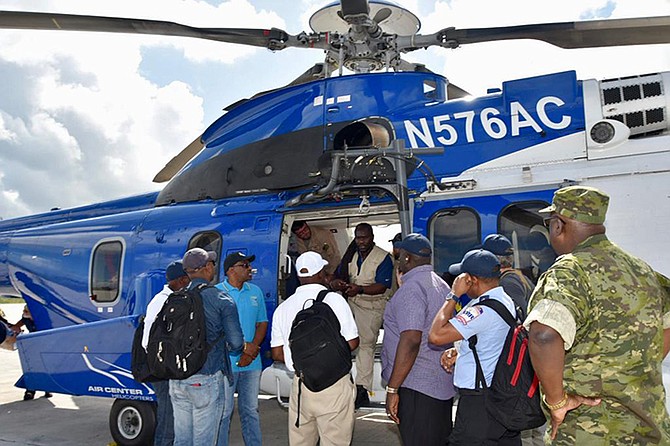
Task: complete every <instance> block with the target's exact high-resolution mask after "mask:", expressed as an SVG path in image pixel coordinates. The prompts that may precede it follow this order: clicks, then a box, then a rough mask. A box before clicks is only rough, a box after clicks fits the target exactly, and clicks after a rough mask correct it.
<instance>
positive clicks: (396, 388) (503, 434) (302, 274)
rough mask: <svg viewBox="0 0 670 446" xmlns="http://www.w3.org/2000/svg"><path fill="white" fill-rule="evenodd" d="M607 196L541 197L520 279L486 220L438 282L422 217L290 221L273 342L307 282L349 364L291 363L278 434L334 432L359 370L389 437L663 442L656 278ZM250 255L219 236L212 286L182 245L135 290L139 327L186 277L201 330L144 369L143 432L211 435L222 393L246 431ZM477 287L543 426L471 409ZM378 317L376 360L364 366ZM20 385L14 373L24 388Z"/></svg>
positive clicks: (333, 438)
mask: <svg viewBox="0 0 670 446" xmlns="http://www.w3.org/2000/svg"><path fill="white" fill-rule="evenodd" d="M608 203H609V197H608V196H607V195H606V194H605V193H603V192H602V191H599V190H597V189H594V188H590V187H584V186H570V187H566V188H563V189H559V190H558V191H556V193H555V194H554V198H553V201H552V204H551V206H549V207H547V208H545V209H543V210H541V211H540V213H542V214H545V215H546V218H545V219H544V224H545V226H546V228H547V229H548V234H549V239H550V242H551V246H552V247H553V249H554V250H555V252H556V253H557V254H558V255H559V257H558V258H557V259H556V261H555V262H554V263H553V264H552V265H551V266H550V267H548V269H547V270H546V272H544V273H543V274H542V275H541V276H540V278H539V280H538V283H537V284H535V283H533V282H532V281H531V280H530V279H529V278H528V277H526V276H525V275H524V274H523V272H521V271H519V270H516V269H514V248H515V247H514V246H513V244H512V243H511V242H510V241H509V239H507V238H506V237H505V236H504V235H501V234H490V235H488V236H487V237H485V239H484V240H483V243H482V245H481V247H476V248H475V249H472V250H470V251H468V252H467V253H466V254H465V255H464V256H463V258H462V260H461V261H460V262H458V263H455V264H453V265H451V266H450V267H449V271H448V277H451V278H453V281H452V282H451V283H449V284H448V283H447V282H445V280H444V279H443V276H441V275H440V274H438V273H437V272H436V271H434V269H433V265H432V258H433V250H432V246H431V243H430V241H429V240H428V239H427V238H426V237H425V236H423V235H421V234H409V235H407V236H406V237H404V238H403V237H401V236H400V234H398V236H396V237H395V238H394V239H393V240H392V242H393V252H392V253H388V252H386V251H385V250H383V249H381V248H380V247H379V246H377V245H376V244H375V242H374V233H373V228H372V226H370V225H369V224H367V223H361V224H359V225H357V226H356V228H355V230H354V240H353V241H352V243H351V244H350V245H349V247H348V249H347V250H346V252H345V253H344V255H342V256H340V250H339V249H338V245H337V243H336V241H335V239H334V238H333V235H332V233H330V232H329V231H327V230H323V229H321V228H317V227H310V226H309V224H308V223H307V222H304V221H296V222H295V223H294V224H293V226H292V232H293V234H294V237H295V242H296V246H297V250H298V252H297V254H298V257H297V258H296V259H295V271H296V273H297V279H298V281H299V285H298V286H297V287H296V288H295V292H294V293H292V294H291V295H290V296H289V297H288V298H287V299H286V300H285V301H284V302H282V303H281V304H280V305H279V306H278V307H277V308H276V310H275V312H274V315H273V318H272V328H271V335H270V339H271V340H270V346H271V355H272V359H273V360H274V361H276V362H280V363H283V364H284V365H285V366H286V368H287V369H288V370H290V371H294V370H295V368H294V365H295V364H294V360H293V358H295V351H292V348H291V332H292V328H293V326H294V320H295V319H296V315H298V313H299V312H301V311H302V310H304V309H305V308H306V307H307V308H308V307H309V306H310V302H314V301H315V300H316V298H317V295H320V299H321V300H322V301H323V303H325V304H326V305H327V306H328V307H330V309H331V310H332V312H333V313H334V316H335V318H336V320H337V324H336V330H337V331H339V335H340V336H341V337H342V338H343V339H344V341H345V342H346V346H348V351H350V354H353V355H355V379H354V378H352V376H351V375H350V374H346V375H345V376H343V377H341V378H339V379H337V380H334V383H333V384H332V385H330V386H328V387H326V388H325V389H322V390H320V391H313V390H310V389H309V388H307V387H305V386H304V385H302V379H303V378H304V376H299V375H300V374H298V373H296V377H295V378H294V381H293V384H292V389H291V394H290V400H289V415H288V430H289V444H291V445H316V444H317V443H319V444H321V445H322V446H327V445H349V444H350V443H351V441H352V435H353V429H354V419H355V417H354V412H355V410H356V409H357V408H359V407H361V406H364V405H368V404H369V396H370V392H371V391H372V390H373V379H375V378H376V379H381V382H382V383H383V385H385V386H386V402H385V409H386V413H387V415H388V417H389V419H390V420H392V421H393V422H395V423H396V424H397V425H398V429H399V433H400V437H401V439H402V442H403V444H405V445H420V446H431V445H447V444H449V445H510V446H512V445H514V446H516V445H521V444H524V445H535V444H555V445H582V444H588V445H615V444H616V445H618V444H631V445H648V444H670V418H669V416H668V413H667V411H666V408H665V397H664V396H665V393H664V388H663V383H662V377H661V362H662V360H663V358H664V357H665V356H666V354H667V353H668V351H669V350H670V280H669V279H668V278H667V277H665V276H663V275H662V274H660V273H658V272H656V271H654V270H653V269H652V268H651V267H650V266H649V265H647V264H646V263H645V262H643V261H642V260H640V259H638V258H636V257H633V256H632V255H630V254H628V253H626V252H625V251H623V250H622V249H620V248H619V247H617V246H616V245H615V244H613V243H612V242H610V241H609V239H608V238H607V236H606V235H605V226H604V221H605V216H606V212H607V208H608ZM255 259H256V257H255V256H254V255H253V254H246V253H243V252H234V253H231V254H229V255H228V256H227V257H226V258H225V259H224V261H223V268H222V270H223V273H224V274H225V279H224V280H223V281H222V282H221V283H219V284H217V285H216V286H210V285H212V284H211V282H212V280H213V279H214V277H215V276H216V272H217V267H216V264H217V261H218V259H217V254H216V253H215V252H210V251H206V250H204V249H201V248H193V249H190V250H188V251H187V252H186V253H185V254H184V256H183V258H182V259H181V260H180V261H175V262H172V263H170V264H169V265H168V266H167V268H166V274H165V276H166V277H165V278H166V282H167V283H166V285H165V286H164V288H163V289H162V290H161V291H160V292H159V293H158V294H156V295H155V296H154V297H153V299H152V300H151V302H150V303H149V304H148V306H147V310H146V316H145V321H144V322H145V332H144V337H143V340H142V345H143V346H144V347H145V348H146V346H147V342H148V336H149V335H148V334H149V332H150V327H151V325H152V324H153V322H154V320H155V319H156V317H157V315H158V314H159V312H160V310H161V308H162V307H163V305H164V303H165V302H166V300H167V299H168V296H170V294H171V293H173V292H174V291H177V290H190V289H194V288H198V289H200V290H201V291H200V296H201V299H202V303H203V307H204V315H205V320H206V338H207V343H208V345H209V346H210V348H209V352H208V355H207V360H206V362H205V364H204V365H203V367H202V368H201V369H200V370H198V372H197V373H195V374H194V375H192V376H190V377H188V378H186V379H180V380H177V379H170V380H167V381H157V382H154V383H153V387H154V389H155V392H156V399H157V405H158V409H157V428H156V434H155V439H154V444H156V445H158V446H162V445H172V444H174V445H177V446H182V445H227V444H228V438H229V430H230V423H231V418H232V417H233V409H234V407H235V403H234V394H235V393H237V395H238V398H237V407H238V412H239V418H240V423H241V426H242V436H243V438H244V443H245V445H247V446H250V445H260V444H262V435H261V426H260V417H259V409H258V395H259V391H260V389H259V387H260V379H261V372H262V367H263V366H262V363H261V358H260V356H259V353H260V351H261V344H262V343H263V341H264V339H265V338H266V335H267V331H268V317H267V312H266V306H265V299H264V293H263V291H262V290H261V289H260V288H259V287H258V286H256V285H254V284H253V283H251V281H252V279H253V275H252V271H253V270H252V262H254V260H255ZM203 285H208V286H204V287H203ZM324 296H325V297H324ZM486 301H495V302H497V304H496V305H499V304H501V305H502V306H503V307H504V309H506V310H507V311H508V312H509V313H510V315H512V316H513V317H515V318H516V319H517V320H519V321H523V325H524V326H525V327H526V329H527V330H528V335H529V343H528V351H529V354H530V358H531V361H532V365H533V368H534V370H535V373H536V375H537V378H538V379H539V389H540V391H541V399H542V402H543V408H544V413H545V415H546V419H547V424H546V425H545V426H542V427H540V428H536V429H529V430H527V431H514V430H510V429H508V428H507V427H506V426H505V425H503V424H502V423H501V422H500V421H499V420H498V419H496V418H495V417H494V416H492V415H491V414H490V411H488V410H487V404H490V403H487V397H486V395H487V388H488V386H490V385H491V382H492V379H493V376H494V371H495V370H496V364H497V363H498V359H499V357H500V355H501V351H502V350H503V347H504V343H505V341H506V338H507V335H508V332H509V330H510V327H509V325H508V323H507V322H506V321H505V320H503V318H502V317H500V316H499V314H498V311H492V310H491V308H489V307H490V305H480V304H481V303H482V302H486ZM5 322H7V321H5ZM30 322H31V320H30V314H29V312H27V313H24V317H23V318H22V320H21V321H19V322H18V323H16V324H8V323H7V325H10V327H11V329H12V330H15V331H16V330H20V327H21V326H22V325H24V326H26V328H27V329H29V330H31V326H30ZM382 325H383V328H384V337H383V343H382V350H381V362H382V372H381V377H374V376H373V375H374V353H375V345H376V344H377V339H378V336H379V331H380V329H381V328H382ZM33 328H34V327H33ZM473 339H475V342H474V343H473ZM475 345H476V349H475ZM29 393H30V394H29ZM33 396H34V391H30V390H27V391H26V398H25V399H30V398H32V397H33ZM456 401H457V404H456V405H457V410H456V415H455V419H454V420H453V422H452V418H453V417H452V410H453V407H454V405H455V402H456Z"/></svg>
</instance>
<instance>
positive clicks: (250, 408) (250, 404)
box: [217, 370, 261, 446]
mask: <svg viewBox="0 0 670 446" xmlns="http://www.w3.org/2000/svg"><path fill="white" fill-rule="evenodd" d="M260 386H261V370H248V371H244V372H234V373H233V385H232V386H228V385H224V392H225V395H226V397H225V400H226V403H225V405H224V408H223V418H222V419H221V426H220V427H219V441H218V443H217V446H228V433H229V431H230V419H231V418H232V417H233V411H234V410H235V395H234V394H235V390H237V408H238V409H239V411H240V423H241V424H242V438H244V444H245V445H246V446H260V444H261V420H260V416H259V415H258V392H259V391H260Z"/></svg>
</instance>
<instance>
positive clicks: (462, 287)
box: [451, 273, 472, 296]
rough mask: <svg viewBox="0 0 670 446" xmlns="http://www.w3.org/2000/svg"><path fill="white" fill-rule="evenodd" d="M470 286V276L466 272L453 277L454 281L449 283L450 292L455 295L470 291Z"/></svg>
mask: <svg viewBox="0 0 670 446" xmlns="http://www.w3.org/2000/svg"><path fill="white" fill-rule="evenodd" d="M470 287H472V277H471V276H470V274H468V273H461V274H459V276H458V277H456V279H454V283H453V284H452V285H451V292H452V293H454V294H455V295H456V296H462V295H464V294H466V293H467V292H468V291H470Z"/></svg>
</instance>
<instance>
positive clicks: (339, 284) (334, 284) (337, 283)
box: [330, 279, 347, 291]
mask: <svg viewBox="0 0 670 446" xmlns="http://www.w3.org/2000/svg"><path fill="white" fill-rule="evenodd" d="M330 287H331V288H332V289H333V290H334V291H343V290H344V289H345V288H346V287H347V282H345V281H344V280H342V279H333V280H331V281H330Z"/></svg>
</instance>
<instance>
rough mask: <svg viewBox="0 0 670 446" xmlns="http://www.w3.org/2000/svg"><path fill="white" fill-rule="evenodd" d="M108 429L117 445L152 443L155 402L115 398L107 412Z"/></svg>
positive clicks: (154, 425) (138, 445)
mask: <svg viewBox="0 0 670 446" xmlns="http://www.w3.org/2000/svg"><path fill="white" fill-rule="evenodd" d="M109 430H110V431H111V433H112V438H113V439H114V441H115V442H116V443H117V444H118V445H119V446H141V445H151V444H153V440H154V431H155V430H156V403H153V402H148V401H132V400H119V399H117V400H116V401H114V404H112V410H111V411H110V412H109Z"/></svg>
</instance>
